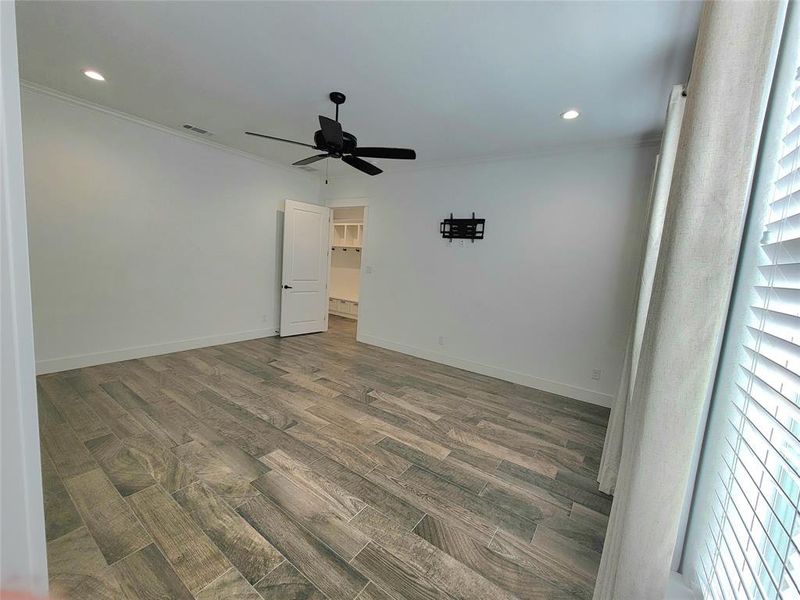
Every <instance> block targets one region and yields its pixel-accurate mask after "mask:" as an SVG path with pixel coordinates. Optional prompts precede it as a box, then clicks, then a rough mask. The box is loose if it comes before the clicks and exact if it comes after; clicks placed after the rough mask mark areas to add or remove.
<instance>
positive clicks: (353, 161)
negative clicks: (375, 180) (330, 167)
mask: <svg viewBox="0 0 800 600" xmlns="http://www.w3.org/2000/svg"><path fill="white" fill-rule="evenodd" d="M342 160H343V161H344V162H346V163H347V164H348V165H350V166H351V167H355V168H356V169H358V170H359V171H363V172H364V173H366V174H367V175H377V174H378V173H383V171H382V170H381V169H379V168H378V167H376V166H375V165H373V164H372V163H368V162H367V161H365V160H361V159H360V158H358V157H357V156H350V155H347V156H343V157H342Z"/></svg>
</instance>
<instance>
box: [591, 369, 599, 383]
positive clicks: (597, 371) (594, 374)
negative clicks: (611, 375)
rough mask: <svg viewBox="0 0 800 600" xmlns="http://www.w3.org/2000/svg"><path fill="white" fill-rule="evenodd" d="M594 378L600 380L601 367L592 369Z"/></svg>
mask: <svg viewBox="0 0 800 600" xmlns="http://www.w3.org/2000/svg"><path fill="white" fill-rule="evenodd" d="M592 379H594V380H595V381H600V369H592Z"/></svg>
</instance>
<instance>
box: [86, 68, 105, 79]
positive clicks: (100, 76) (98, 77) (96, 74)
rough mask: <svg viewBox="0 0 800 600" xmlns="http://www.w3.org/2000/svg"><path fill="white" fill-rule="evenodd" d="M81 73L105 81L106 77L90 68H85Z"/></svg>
mask: <svg viewBox="0 0 800 600" xmlns="http://www.w3.org/2000/svg"><path fill="white" fill-rule="evenodd" d="M83 74H84V75H86V76H87V77H88V78H89V79H94V80H95V81H105V80H106V78H105V77H103V76H102V75H101V74H100V73H98V72H97V71H92V70H91V69H86V70H85V71H84V72H83Z"/></svg>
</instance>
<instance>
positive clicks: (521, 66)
mask: <svg viewBox="0 0 800 600" xmlns="http://www.w3.org/2000/svg"><path fill="white" fill-rule="evenodd" d="M699 13H700V4H699V3H697V2H691V3H685V2H669V1H662V2H601V1H597V2H550V3H546V2H541V3H540V2H530V3H524V2H523V3H507V2H285V3H284V2H243V3H239V2H18V3H17V26H18V28H19V31H18V39H19V46H20V53H19V56H20V71H21V77H22V78H23V79H25V80H28V81H31V82H34V83H38V84H41V85H44V86H48V87H51V88H55V89H56V90H60V91H63V92H66V93H67V94H71V95H73V96H77V97H80V98H83V99H85V100H89V101H91V102H95V103H98V104H102V105H105V106H108V107H111V108H114V109H117V110H120V111H123V112H126V113H130V114H133V115H136V116H139V117H142V118H145V119H148V120H151V121H155V122H156V123H160V124H162V125H165V126H168V127H173V128H176V129H180V128H181V126H182V125H183V124H184V123H192V124H195V125H198V126H200V127H203V128H205V129H208V130H210V131H211V132H213V133H214V136H213V138H212V139H213V140H215V141H216V142H219V143H222V144H225V145H227V146H231V147H233V148H237V149H240V150H244V151H247V152H251V153H253V154H258V155H260V156H263V157H265V158H269V159H273V160H276V161H278V162H281V163H284V164H290V163H291V162H293V161H295V160H298V159H300V158H304V157H305V156H308V155H309V154H311V153H313V151H310V150H306V149H303V148H301V147H297V146H291V145H284V144H281V143H278V142H270V141H266V140H258V139H255V138H251V137H249V136H245V135H244V134H243V131H244V130H246V129H249V130H253V131H259V132H264V133H268V134H270V135H276V136H279V137H286V138H291V139H295V140H299V141H303V142H306V143H312V136H313V133H314V131H315V130H316V129H318V122H317V115H318V114H325V115H328V116H332V115H333V110H332V109H333V105H332V104H331V103H330V102H329V101H328V100H327V94H328V92H330V91H333V90H341V91H343V92H345V93H346V94H347V96H348V99H347V102H346V104H344V105H343V107H342V110H341V114H340V118H341V121H342V123H343V124H344V127H345V130H347V131H350V132H352V133H354V134H355V135H356V136H358V140H359V144H360V145H364V146H383V145H385V146H401V147H412V148H415V149H416V150H417V154H418V161H417V162H418V163H439V162H451V161H454V160H459V159H474V158H488V157H496V156H508V155H521V154H528V153H535V152H539V151H542V150H546V149H547V148H551V147H554V146H558V147H561V146H571V145H576V144H583V143H596V142H601V141H604V140H612V139H613V140H616V139H629V138H643V137H649V136H652V135H654V134H657V133H658V132H660V130H661V126H662V122H663V118H664V111H665V108H666V103H667V98H668V94H669V90H670V86H671V85H672V84H674V83H679V82H683V81H685V80H686V79H687V76H688V71H689V65H690V59H691V52H692V49H693V46H694V40H695V37H696V31H697V23H698V20H699ZM86 68H93V69H96V70H98V71H100V72H101V73H103V74H104V75H105V76H106V79H107V81H106V82H105V83H98V82H95V81H92V80H89V79H87V78H86V77H84V76H83V75H82V73H81V71H82V70H83V69H86ZM572 107H576V108H578V109H580V110H581V112H582V115H581V117H580V118H579V119H577V120H576V121H563V120H562V119H560V118H559V114H560V113H561V112H563V111H564V110H566V109H568V108H572ZM332 162H333V161H332ZM335 162H337V163H338V162H339V161H335ZM376 162H377V164H379V166H381V167H382V168H384V169H390V168H391V167H392V162H393V161H376ZM320 164H323V163H320ZM339 164H340V165H341V163H339ZM394 165H398V166H399V161H394ZM404 166H405V165H404ZM341 167H345V168H346V166H345V165H341Z"/></svg>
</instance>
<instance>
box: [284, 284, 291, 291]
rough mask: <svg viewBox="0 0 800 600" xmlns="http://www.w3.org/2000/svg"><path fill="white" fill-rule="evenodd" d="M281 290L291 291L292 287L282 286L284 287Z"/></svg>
mask: <svg viewBox="0 0 800 600" xmlns="http://www.w3.org/2000/svg"><path fill="white" fill-rule="evenodd" d="M283 289H285V290H291V289H292V286H290V285H284V286H283Z"/></svg>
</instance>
